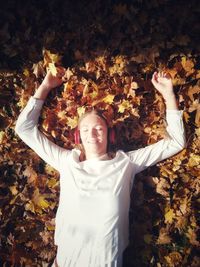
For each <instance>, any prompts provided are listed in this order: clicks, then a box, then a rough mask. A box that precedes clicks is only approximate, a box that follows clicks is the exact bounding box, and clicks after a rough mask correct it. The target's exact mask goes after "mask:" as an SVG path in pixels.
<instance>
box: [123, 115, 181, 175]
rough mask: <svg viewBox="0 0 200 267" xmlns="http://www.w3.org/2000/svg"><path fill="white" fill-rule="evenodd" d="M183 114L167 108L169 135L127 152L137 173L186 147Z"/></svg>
mask: <svg viewBox="0 0 200 267" xmlns="http://www.w3.org/2000/svg"><path fill="white" fill-rule="evenodd" d="M182 114H183V112H182V111H179V110H167V111H166V121H167V133H168V137H167V138H165V139H163V140H161V141H159V142H157V143H155V144H152V145H149V146H146V147H144V148H141V149H138V150H135V151H130V152H127V153H126V154H127V155H128V156H129V158H130V160H131V161H132V162H133V163H134V165H135V172H136V173H138V172H141V171H143V170H144V169H145V168H147V167H149V166H152V165H154V164H156V163H157V162H159V161H162V160H164V159H166V158H169V157H171V156H173V155H175V154H177V153H178V152H179V151H181V150H182V149H183V148H184V147H185V132H184V125H183V120H182Z"/></svg>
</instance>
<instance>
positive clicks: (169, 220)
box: [165, 209, 175, 224]
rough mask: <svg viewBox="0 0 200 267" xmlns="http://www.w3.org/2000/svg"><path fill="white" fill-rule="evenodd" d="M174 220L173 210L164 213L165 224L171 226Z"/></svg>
mask: <svg viewBox="0 0 200 267" xmlns="http://www.w3.org/2000/svg"><path fill="white" fill-rule="evenodd" d="M174 218H175V213H174V210H173V209H168V210H167V211H166V213H165V223H169V224H171V223H172V222H173V220H174Z"/></svg>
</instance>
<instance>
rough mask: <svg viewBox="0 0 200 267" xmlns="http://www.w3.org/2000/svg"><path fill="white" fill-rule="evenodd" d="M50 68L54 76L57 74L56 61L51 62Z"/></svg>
mask: <svg viewBox="0 0 200 267" xmlns="http://www.w3.org/2000/svg"><path fill="white" fill-rule="evenodd" d="M48 68H49V70H50V72H51V74H52V75H53V76H56V74H57V69H56V66H55V64H54V63H49V65H48Z"/></svg>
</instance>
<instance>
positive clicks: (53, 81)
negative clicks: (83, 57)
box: [34, 67, 65, 100]
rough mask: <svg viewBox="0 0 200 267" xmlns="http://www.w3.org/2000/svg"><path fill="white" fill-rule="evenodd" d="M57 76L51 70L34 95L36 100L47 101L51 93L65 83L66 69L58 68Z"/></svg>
mask: <svg viewBox="0 0 200 267" xmlns="http://www.w3.org/2000/svg"><path fill="white" fill-rule="evenodd" d="M56 70H57V71H56V75H53V74H52V73H51V71H50V70H48V71H47V74H46V76H45V78H44V80H43V81H42V83H41V85H40V86H39V87H38V89H37V90H36V92H35V94H34V98H37V99H41V100H45V99H46V97H47V95H48V94H49V92H50V91H51V90H52V89H53V88H56V87H58V86H60V85H61V84H62V83H63V82H64V74H65V68H63V67H57V68H56Z"/></svg>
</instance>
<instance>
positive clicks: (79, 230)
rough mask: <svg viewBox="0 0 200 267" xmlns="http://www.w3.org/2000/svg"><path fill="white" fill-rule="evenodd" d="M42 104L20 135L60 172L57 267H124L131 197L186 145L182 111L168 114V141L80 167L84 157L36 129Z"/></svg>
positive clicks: (23, 117)
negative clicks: (142, 178) (138, 179)
mask: <svg viewBox="0 0 200 267" xmlns="http://www.w3.org/2000/svg"><path fill="white" fill-rule="evenodd" d="M43 103H44V101H43V100H38V99H35V98H33V97H31V98H30V100H29V102H28V104H27V106H26V107H25V108H24V110H23V111H22V113H21V114H20V116H19V118H18V120H17V124H16V128H15V129H16V132H17V134H18V135H19V136H20V137H21V139H22V140H23V141H24V142H25V143H26V144H27V145H28V146H29V147H31V148H32V149H33V150H34V151H35V152H36V153H37V154H38V155H39V156H40V157H41V158H42V159H43V160H44V161H45V162H47V163H48V164H50V165H51V166H53V167H54V168H55V169H56V170H58V171H59V172H60V199H59V206H58V210H57V213H56V228H55V244H56V245H57V246H58V249H57V257H56V259H57V263H58V266H59V267H121V266H122V254H123V251H124V249H125V248H126V247H127V245H128V239H129V237H128V230H129V227H128V223H129V219H128V218H129V216H128V215H129V205H130V191H131V186H132V183H133V179H134V176H135V174H136V173H138V172H140V171H142V170H144V169H145V168H147V167H148V166H151V165H153V164H155V163H157V162H159V161H161V160H164V159H166V158H168V157H170V156H172V155H174V154H176V153H178V152H179V151H180V150H182V148H183V147H184V144H185V138H184V127H183V121H182V111H177V110H167V112H166V120H167V124H168V126H167V131H168V134H169V138H167V139H163V140H161V141H159V142H157V143H155V144H153V145H149V146H147V147H144V148H142V149H138V150H135V151H130V152H128V153H125V152H123V151H121V150H119V151H117V153H116V156H115V157H114V158H113V159H109V160H108V159H106V160H104V159H102V158H94V159H89V160H85V161H82V162H80V161H79V155H80V151H79V150H77V149H73V150H66V149H64V148H61V147H59V146H57V145H56V144H54V143H52V142H51V141H50V140H48V139H47V137H46V136H45V135H43V134H42V133H41V132H40V131H39V130H38V127H37V124H38V118H39V116H40V111H41V108H42V106H43Z"/></svg>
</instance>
